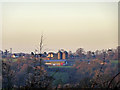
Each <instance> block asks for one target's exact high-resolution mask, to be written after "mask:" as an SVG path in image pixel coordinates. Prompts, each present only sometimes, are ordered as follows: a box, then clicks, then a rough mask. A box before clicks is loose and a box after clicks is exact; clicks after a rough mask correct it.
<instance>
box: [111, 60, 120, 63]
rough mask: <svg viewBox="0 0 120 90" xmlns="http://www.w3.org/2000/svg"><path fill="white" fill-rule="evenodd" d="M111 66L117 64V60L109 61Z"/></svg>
mask: <svg viewBox="0 0 120 90" xmlns="http://www.w3.org/2000/svg"><path fill="white" fill-rule="evenodd" d="M110 61H111V63H113V64H118V60H110Z"/></svg>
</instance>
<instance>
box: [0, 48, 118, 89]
mask: <svg viewBox="0 0 120 90" xmlns="http://www.w3.org/2000/svg"><path fill="white" fill-rule="evenodd" d="M119 51H120V47H117V48H116V49H107V50H96V51H95V52H92V51H87V52H85V51H84V49H83V48H79V49H77V50H76V52H74V53H72V52H71V51H70V52H69V53H68V54H69V58H68V60H70V61H71V62H73V63H74V64H73V65H72V66H71V67H67V66H66V67H54V68H50V67H48V66H46V65H45V64H44V62H43V60H42V58H41V56H40V57H39V60H36V59H35V58H34V57H33V58H31V57H28V58H17V60H16V61H15V62H13V59H12V58H2V87H3V88H4V89H10V88H11V89H12V88H23V89H31V88H46V89H50V88H52V89H56V88H106V89H107V88H113V89H114V88H120V81H119V80H120V75H119V72H120V71H119V67H118V66H119V64H118V61H119V55H120V52H119Z"/></svg>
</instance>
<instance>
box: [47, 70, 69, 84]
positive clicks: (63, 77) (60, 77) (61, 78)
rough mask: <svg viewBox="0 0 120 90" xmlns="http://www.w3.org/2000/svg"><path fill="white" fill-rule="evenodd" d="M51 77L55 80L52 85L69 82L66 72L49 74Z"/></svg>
mask: <svg viewBox="0 0 120 90" xmlns="http://www.w3.org/2000/svg"><path fill="white" fill-rule="evenodd" d="M48 73H49V74H50V75H53V74H54V75H53V78H54V79H55V80H54V81H53V82H52V84H53V85H55V86H56V85H58V84H65V83H67V82H68V80H69V75H68V73H66V72H56V73H55V72H48Z"/></svg>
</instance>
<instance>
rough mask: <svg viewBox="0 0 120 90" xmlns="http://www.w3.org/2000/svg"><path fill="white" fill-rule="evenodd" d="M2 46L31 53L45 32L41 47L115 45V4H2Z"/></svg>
mask: <svg viewBox="0 0 120 90" xmlns="http://www.w3.org/2000/svg"><path fill="white" fill-rule="evenodd" d="M2 11H3V12H2V15H3V18H2V28H3V29H2V30H3V31H2V35H3V36H2V45H3V46H2V48H3V50H4V49H9V48H13V52H28V53H29V52H31V51H34V49H36V47H37V46H38V45H39V41H40V35H41V34H42V33H43V34H44V38H45V40H44V44H45V47H44V49H47V50H46V51H55V52H56V51H57V50H58V49H65V50H67V51H69V50H72V51H73V52H74V51H75V50H76V49H77V48H79V47H82V48H84V49H85V50H96V49H107V48H116V47H117V45H118V3H117V2H116V3H115V2H111V3H110V2H107V3H105V2H103V3H99V2H98V3H92V2H91V3H87V2H86V3H82V2H77V3H65V2H64V3H52V2H51V3H4V4H3V9H2Z"/></svg>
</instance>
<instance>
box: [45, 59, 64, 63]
mask: <svg viewBox="0 0 120 90" xmlns="http://www.w3.org/2000/svg"><path fill="white" fill-rule="evenodd" d="M44 61H45V62H58V61H59V62H60V61H66V60H65V59H58V60H44Z"/></svg>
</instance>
